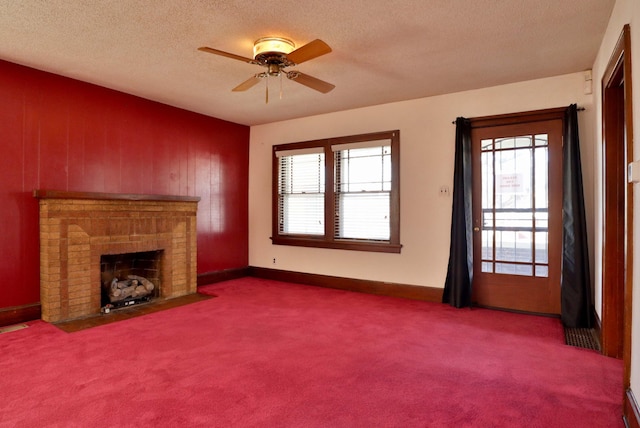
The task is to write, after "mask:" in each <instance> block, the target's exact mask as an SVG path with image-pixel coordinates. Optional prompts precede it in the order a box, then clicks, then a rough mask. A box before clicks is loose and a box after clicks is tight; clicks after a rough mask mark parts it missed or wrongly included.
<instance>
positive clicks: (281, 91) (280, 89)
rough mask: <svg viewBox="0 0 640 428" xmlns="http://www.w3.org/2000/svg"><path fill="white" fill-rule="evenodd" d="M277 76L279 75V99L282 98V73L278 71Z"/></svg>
mask: <svg viewBox="0 0 640 428" xmlns="http://www.w3.org/2000/svg"><path fill="white" fill-rule="evenodd" d="M279 76H280V99H282V73H280V74H279Z"/></svg>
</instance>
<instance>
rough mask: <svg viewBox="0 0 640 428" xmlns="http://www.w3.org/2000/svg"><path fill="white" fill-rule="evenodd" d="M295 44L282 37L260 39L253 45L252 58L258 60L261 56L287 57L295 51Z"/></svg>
mask: <svg viewBox="0 0 640 428" xmlns="http://www.w3.org/2000/svg"><path fill="white" fill-rule="evenodd" d="M295 47H296V46H295V44H294V43H293V42H292V41H291V40H289V39H285V38H282V37H262V38H260V39H258V40H256V41H255V43H254V44H253V57H254V58H256V59H257V58H258V56H261V55H268V54H281V55H282V54H283V55H287V54H289V53H291V52H293V50H294V49H295Z"/></svg>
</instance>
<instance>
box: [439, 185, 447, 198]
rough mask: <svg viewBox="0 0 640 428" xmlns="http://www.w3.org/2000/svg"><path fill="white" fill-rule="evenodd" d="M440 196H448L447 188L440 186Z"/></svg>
mask: <svg viewBox="0 0 640 428" xmlns="http://www.w3.org/2000/svg"><path fill="white" fill-rule="evenodd" d="M440 196H449V186H440Z"/></svg>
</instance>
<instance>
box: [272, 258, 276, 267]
mask: <svg viewBox="0 0 640 428" xmlns="http://www.w3.org/2000/svg"><path fill="white" fill-rule="evenodd" d="M273 264H274V265H275V264H276V258H275V257H274V258H273Z"/></svg>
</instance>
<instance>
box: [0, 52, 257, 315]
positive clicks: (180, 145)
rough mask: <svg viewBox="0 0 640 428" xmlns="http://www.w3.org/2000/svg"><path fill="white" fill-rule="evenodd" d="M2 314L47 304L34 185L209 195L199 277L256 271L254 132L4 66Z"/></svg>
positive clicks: (201, 212)
mask: <svg viewBox="0 0 640 428" xmlns="http://www.w3.org/2000/svg"><path fill="white" fill-rule="evenodd" d="M0 148H1V150H2V152H1V153H2V155H1V156H0V202H1V203H2V209H0V224H1V225H2V229H1V231H0V277H1V278H2V280H1V281H0V310H1V309H2V308H10V307H16V306H23V305H30V304H34V303H37V302H39V300H40V288H39V242H38V201H37V199H35V198H34V197H33V196H32V192H33V190H34V189H55V190H64V191H82V192H108V193H139V194H160V195H178V196H199V197H200V198H201V200H200V203H199V204H198V224H197V229H198V273H199V274H204V273H208V272H216V271H222V270H226V269H234V268H244V267H246V266H247V265H248V168H249V128H248V127H247V126H244V125H238V124H234V123H230V122H226V121H222V120H219V119H215V118H211V117H208V116H204V115H199V114H196V113H192V112H187V111H184V110H180V109H177V108H174V107H170V106H166V105H163V104H159V103H155V102H152V101H148V100H145V99H142V98H138V97H134V96H131V95H127V94H123V93H120V92H116V91H113V90H110V89H106V88H102V87H99V86H95V85H91V84H88V83H84V82H79V81H76V80H73V79H68V78H65V77H61V76H58V75H55V74H50V73H45V72H42V71H38V70H34V69H31V68H27V67H23V66H20V65H16V64H12V63H9V62H4V61H0Z"/></svg>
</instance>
